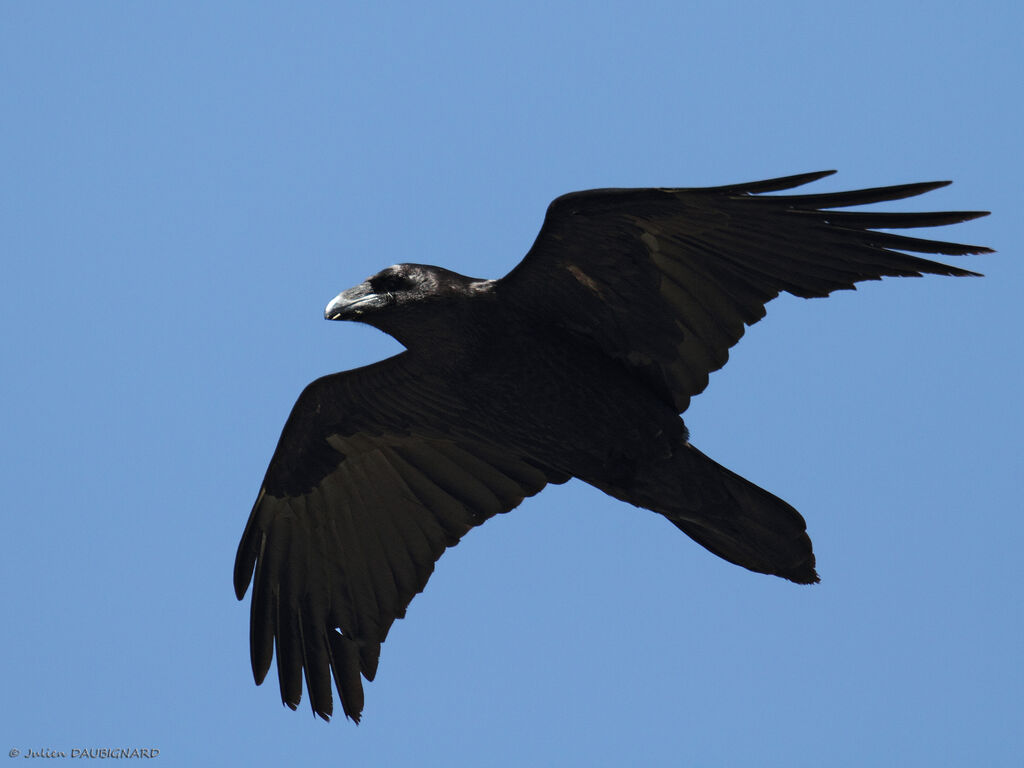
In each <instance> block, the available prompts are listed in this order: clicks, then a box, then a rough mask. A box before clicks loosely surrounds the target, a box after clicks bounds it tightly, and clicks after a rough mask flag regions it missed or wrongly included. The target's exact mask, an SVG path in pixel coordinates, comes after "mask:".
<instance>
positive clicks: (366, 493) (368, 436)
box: [234, 171, 990, 722]
mask: <svg viewBox="0 0 1024 768" xmlns="http://www.w3.org/2000/svg"><path fill="white" fill-rule="evenodd" d="M831 173H833V171H823V172H818V173H808V174H801V175H797V176H788V177H785V178H779V179H770V180H767V181H757V182H751V183H748V184H736V185H731V186H724V187H708V188H694V189H597V190H590V191H586V192H574V193H571V194H567V195H564V196H562V197H559V198H558V199H556V200H555V201H554V202H552V203H551V205H550V206H549V207H548V210H547V215H546V216H545V218H544V224H543V226H542V227H541V230H540V233H539V234H538V235H537V239H536V241H535V242H534V244H533V247H532V248H531V249H530V251H529V253H527V254H526V257H525V258H524V259H523V260H522V262H520V264H519V265H518V266H516V267H515V268H514V269H513V270H512V271H511V272H509V273H508V274H507V275H505V277H502V278H501V279H498V280H486V279H477V278H471V277H465V276H463V275H460V274H456V273H454V272H450V271H449V270H447V269H442V268H440V267H433V266H426V265H422V264H398V265H395V266H391V267H388V268H387V269H384V270H383V271H381V272H378V273H377V274H376V275H374V276H372V277H370V278H368V279H367V280H366V281H365V282H363V283H360V284H359V285H357V286H355V287H354V288H350V289H348V290H346V291H342V292H341V293H340V294H338V296H337V297H335V298H334V299H333V300H332V301H331V302H330V304H328V305H327V309H326V311H325V316H326V318H327V319H329V320H355V321H357V322H361V323H367V324H369V325H372V326H374V327H376V328H378V329H380V330H382V331H384V332H385V333H388V334H390V335H392V336H394V337H395V338H396V339H397V340H398V341H399V342H401V343H402V345H403V346H404V347H405V350H404V351H403V352H401V353H400V354H398V355H395V356H394V357H391V358H388V359H386V360H382V361H380V362H378V363H374V364H372V365H368V366H365V367H363V368H358V369H355V370H351V371H345V372H342V373H335V374H332V375H329V376H324V377H323V378H320V379H317V380H316V381H314V382H313V383H312V384H310V385H309V386H308V387H306V389H305V390H304V391H303V392H302V394H301V395H300V396H299V399H298V401H297V402H296V403H295V406H294V408H293V409H292V412H291V415H290V416H289V417H288V420H287V422H286V423H285V425H284V430H283V431H282V433H281V438H280V440H279V442H278V444H277V449H276V450H275V451H274V455H273V458H272V459H271V461H270V466H269V467H268V469H267V473H266V476H265V477H264V480H263V485H262V487H261V488H260V491H259V494H258V496H257V498H256V503H255V505H254V506H253V509H252V513H251V514H250V516H249V521H248V523H247V524H246V527H245V531H244V533H243V534H242V540H241V543H240V544H239V546H238V554H237V556H236V559H235V568H234V586H235V593H236V594H237V596H238V598H239V599H240V600H241V599H242V598H243V597H244V595H245V592H246V590H247V589H248V586H249V583H250V581H251V582H252V586H253V591H252V602H251V616H250V654H251V660H252V670H253V675H254V677H255V679H256V683H257V684H259V683H261V682H262V681H263V679H264V678H265V677H266V675H267V673H268V671H269V670H270V666H271V661H272V658H273V655H274V652H275V649H276V653H277V671H278V680H279V682H280V689H281V699H282V701H283V702H284V703H285V704H286V705H288V706H289V707H290V708H292V709H295V708H296V707H297V706H298V704H299V702H300V700H301V698H302V686H303V679H305V684H306V689H307V691H308V695H309V700H310V704H311V705H312V708H313V711H314V712H315V713H316V714H317V715H319V716H321V717H323V718H324V719H329V718H330V717H331V715H332V714H333V711H334V703H333V695H332V680H333V684H334V687H335V688H336V689H337V692H338V697H339V699H340V703H341V707H342V710H343V711H344V713H345V715H346V716H348V717H350V718H352V719H353V720H355V721H356V722H358V721H359V718H360V715H361V713H362V709H363V685H362V679H361V678H363V677H365V678H366V679H367V680H370V681H372V680H373V678H374V675H375V673H376V670H377V662H378V659H379V656H380V647H381V643H383V642H384V639H385V637H386V636H387V633H388V630H389V629H390V628H391V625H392V623H393V622H394V620H395V619H397V618H401V617H402V616H404V614H405V611H406V608H407V606H408V605H409V602H410V601H411V600H412V598H413V596H415V595H416V594H417V593H419V592H421V591H422V590H423V588H424V587H425V586H426V583H427V579H428V578H429V577H430V574H431V572H432V571H433V570H434V563H435V562H436V561H437V560H438V558H440V557H441V555H442V554H443V553H444V551H445V549H446V548H447V547H451V546H454V545H455V544H457V543H458V542H459V540H460V539H461V538H462V537H463V536H464V535H465V534H466V533H467V532H468V531H469V530H470V529H471V528H473V527H474V526H477V525H480V524H481V523H483V522H484V521H485V520H487V519H488V518H489V517H492V516H493V515H496V514H498V513H501V512H508V511H509V510H511V509H513V508H514V507H516V506H517V505H518V504H519V503H520V502H522V500H523V499H524V498H525V497H527V496H532V495H534V494H536V493H538V492H539V491H540V490H541V489H543V488H544V486H545V485H547V484H548V483H564V482H566V481H567V480H569V479H570V478H574V477H575V478H579V479H580V480H582V481H584V482H586V483H589V484H591V485H593V486H595V487H596V488H599V489H601V490H602V491H604V492H605V493H607V494H609V495H610V496H613V497H615V498H616V499H620V500H622V501H624V502H628V503H630V504H633V505H635V506H638V507H644V508H646V509H649V510H653V511H654V512H657V513H658V514H661V515H663V516H664V517H666V518H668V520H669V521H670V522H671V523H672V524H673V525H675V526H676V527H677V528H679V529H680V530H681V531H683V533H685V534H686V535H688V536H689V537H690V538H692V539H693V540H694V541H696V542H697V543H698V544H700V545H702V546H703V547H705V548H706V549H708V550H710V551H711V552H713V553H714V554H716V555H718V556H719V557H722V558H724V559H726V560H728V561H729V562H732V563H735V564H737V565H741V566H743V567H744V568H748V569H749V570H751V571H756V572H758V573H766V574H772V575H775V576H780V577H782V578H784V579H788V580H790V581H793V582H796V583H798V584H811V583H814V582H817V581H818V575H817V573H816V571H815V562H814V553H813V551H812V548H811V540H810V538H809V537H808V536H807V532H806V525H805V523H804V519H803V517H801V515H800V514H799V513H798V512H797V511H796V510H795V509H793V507H791V506H790V505H789V504H787V503H786V502H784V501H782V500H781V499H779V498H777V497H776V496H774V495H772V494H770V493H768V492H767V491H765V490H762V489H761V488H759V487H757V486H756V485H754V484H752V483H751V482H749V481H747V480H745V479H743V478H742V477H740V476H739V475H737V474H736V473H734V472H732V471H730V470H728V469H726V468H725V467H722V466H720V465H719V464H717V463H715V461H713V460H712V459H710V458H708V457H707V456H705V455H704V454H703V453H701V452H700V451H699V450H697V448H696V447H694V446H693V444H691V443H690V439H689V433H688V431H687V428H686V425H685V424H684V422H683V420H682V419H681V418H680V416H679V414H681V413H682V412H683V411H685V410H686V408H687V406H688V405H689V403H690V398H691V397H693V396H694V395H697V394H699V393H700V392H701V391H703V390H704V388H705V386H707V383H708V374H709V373H710V372H711V371H715V370H717V369H719V368H721V367H722V366H723V365H725V362H726V360H727V359H728V356H729V348H730V347H732V346H733V345H734V344H735V343H736V342H737V341H739V339H740V337H741V336H742V335H743V332H744V329H745V326H748V325H752V324H753V323H756V322H757V321H758V320H760V319H761V318H762V317H764V314H765V304H767V303H768V302H769V301H771V300H772V299H773V298H775V297H776V296H778V295H779V293H780V292H783V291H784V292H786V293H790V294H793V295H795V296H801V297H805V298H812V297H818V296H828V295H829V294H830V293H831V292H832V291H835V290H839V289H851V288H854V284H855V283H858V282H860V281H862V280H878V279H880V278H881V277H883V276H898V277H907V276H915V277H919V276H921V275H922V274H924V273H930V274H938V275H954V276H964V275H975V274H976V273H974V272H969V271H967V270H964V269H960V268H958V267H953V266H947V265H945V264H940V263H938V262H935V261H930V260H928V259H925V258H922V257H919V256H913V255H910V253H922V254H943V255H964V254H978V253H987V252H990V249H988V248H983V247H979V246H972V245H958V244H955V243H946V242H940V241H935V240H928V239H920V238H915V237H908V236H905V235H900V234H893V233H891V232H888V231H878V230H893V229H904V228H913V227H932V226H938V225H945V224H955V223H958V222H963V221H967V220H969V219H973V218H977V217H979V216H983V215H985V213H984V212H977V211H955V212H934V213H879V212H861V211H847V210H842V211H840V210H837V209H841V208H848V207H853V206H859V205H864V204H870V203H879V202H883V201H890V200H899V199H903V198H907V197H912V196H914V195H919V194H922V193H925V192H928V191H930V190H933V189H936V188H938V187H941V186H945V185H946V184H948V183H949V182H925V183H919V184H905V185H900V186H889V187H877V188H873V189H862V190H856V191H851V192H835V193H828V194H784V195H771V194H765V193H772V192H781V191H784V190H789V189H792V188H793V187H797V186H800V185H803V184H806V183H808V182H812V181H816V180H817V179H820V178H822V177H824V176H827V175H829V174H831ZM908 252H910V253H908Z"/></svg>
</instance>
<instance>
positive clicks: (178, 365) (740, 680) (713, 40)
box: [0, 0, 1024, 766]
mask: <svg viewBox="0 0 1024 768" xmlns="http://www.w3.org/2000/svg"><path fill="white" fill-rule="evenodd" d="M1019 8H1020V4H1019V3H1015V2H1009V1H1007V2H1003V3H999V2H993V3H985V2H981V3H977V4H974V5H971V4H965V3H961V2H920V3H915V2H900V1H898V0H897V1H896V2H893V0H885V1H884V2H875V1H874V0H867V1H866V2H857V3H848V2H846V3H831V2H800V3H761V2H758V3H754V2H748V3H731V2H721V3H702V4H699V5H697V4H693V3H687V2H662V3H645V2H628V3H626V2H601V3H565V2H552V1H551V0H548V1H546V2H543V3H530V2H526V3H522V2H520V3H515V4H507V5H504V6H500V7H499V6H497V5H496V4H489V3H469V2H465V3H452V2H434V3H430V4H426V3H416V4H414V3H374V4H371V3H301V2H300V3H279V4H268V3H261V2H218V3H196V2H180V1H179V2H174V3H166V2H146V3H139V2H45V1H34V2H21V3H18V2H5V3H3V5H2V8H0V160H2V165H0V169H2V170H0V173H2V177H3V181H2V184H0V232H2V245H0V251H2V254H3V255H2V259H3V271H2V274H3V280H2V285H3V288H2V295H3V301H2V302H0V334H2V340H3V373H2V376H0V387H2V390H3V396H2V398H0V408H2V409H3V421H2V424H3V436H2V441H0V451H2V456H0V475H2V482H3V488H4V492H5V499H4V501H3V521H4V524H3V530H4V540H5V547H4V549H5V552H4V554H3V557H2V559H0V581H2V584H3V595H4V597H3V605H2V608H3V615H4V618H5V620H4V622H3V625H4V626H3V629H2V630H0V658H2V659H3V662H2V663H3V668H2V671H3V674H2V681H3V682H2V684H3V688H4V691H5V693H4V695H3V701H4V704H3V712H2V718H0V736H2V741H3V743H2V744H0V746H3V747H5V748H8V749H18V750H20V751H22V752H25V751H27V750H29V749H53V750H65V751H68V752H70V750H71V749H72V748H82V747H92V748H99V747H147V748H150V747H155V748H159V749H160V750H161V755H160V758H159V761H160V764H161V765H183V766H184V765H189V766H192V765H231V764H239V765H241V764H244V765H253V766H262V765H282V764H286V763H291V764H296V765H311V766H312V765H358V766H370V765H381V766H384V765H389V766H390V765H416V766H451V765H466V766H513V765H515V766H524V765H531V766H547V765H552V766H554V765H559V766H577V765H579V766H605V765H607V766H622V765H652V766H661V765H664V766H753V765H757V766H811V765H829V766H865V765H900V766H938V765H957V766H963V765H979V766H981V765H985V766H1011V765H1012V766H1019V765H1021V760H1022V755H1024V697H1022V695H1021V691H1022V690H1024V671H1022V661H1021V648H1022V647H1024V622H1022V615H1021V613H1022V608H1021V605H1022V600H1021V585H1022V583H1024V580H1022V576H1024V565H1022V559H1021V554H1020V553H1021V550H1022V546H1024V504H1022V501H1021V480H1022V475H1024V472H1022V470H1024V462H1022V448H1021V440H1020V435H1021V432H1022V428H1024V424H1022V408H1021V379H1022V373H1024V364H1022V344H1021V330H1022V328H1021V325H1022V321H1021V312H1020V297H1021V295H1022V280H1024V235H1022V230H1021V215H1020V211H1021V208H1022V205H1024V186H1022V181H1021V179H1022V176H1024V174H1022V170H1024V168H1022V165H1024V163H1022V160H1021V137H1022V135H1024V128H1022V123H1024V120H1022V106H1021V105H1022V103H1024V102H1022V94H1024V62H1022V59H1021V53H1020V36H1021V31H1022V29H1024V17H1022V15H1021V14H1022V12H1021V11H1020V10H1019ZM823 168H838V169H839V170H840V174H839V175H838V176H837V177H834V178H832V179H828V180H825V181H823V182H818V183H817V184H816V185H815V186H814V187H813V189H814V190H818V191H836V190H839V189H848V188H856V187H862V186H874V185H880V184H895V183H902V182H910V181H923V180H931V179H936V178H938V179H954V180H955V181H956V183H955V184H954V185H953V186H952V187H949V188H946V189H943V190H940V191H937V192H934V193H931V194H930V195H928V196H927V197H926V198H924V199H920V200H914V201H910V202H908V203H905V204H902V205H903V207H904V208H907V209H916V210H927V209H953V210H955V209H990V210H992V211H993V215H992V216H991V217H989V218H987V219H983V220H981V221H976V222H972V223H969V224H965V225H960V226H957V227H954V228H946V229H943V230H941V231H939V232H935V233H934V234H936V235H939V236H942V237H948V238H950V239H954V240H959V241H961V242H974V243H980V244H985V245H989V246H992V247H994V248H997V249H998V251H999V252H998V253H997V254H995V255H992V256H979V257H970V258H968V259H965V260H962V261H961V260H955V259H954V260H955V263H958V264H963V265H964V266H967V267H970V268H972V269H976V270H979V271H981V272H984V273H985V274H986V277H985V278H984V279H952V278H940V277H931V278H927V279H923V280H887V281H884V282H882V283H873V284H869V285H867V286H864V287H863V288H862V289H861V290H858V291H856V292H846V293H843V294H842V295H838V296H835V297H833V298H830V299H827V300H814V301H804V300H799V299H793V298H788V297H787V298H783V299H780V300H778V301H776V302H773V303H772V304H771V305H770V307H769V312H768V317H767V318H766V320H764V321H762V322H761V323H760V324H758V325H757V326H755V327H754V328H752V329H751V330H750V331H748V333H747V336H746V337H745V338H744V340H743V341H742V342H741V343H740V344H739V346H738V347H737V348H736V349H734V350H733V354H732V359H731V362H730V363H729V364H728V365H727V366H726V368H725V369H723V370H722V371H720V372H718V373H716V374H713V375H712V377H711V385H710V387H709V389H708V391H707V392H706V393H704V394H703V395H701V396H700V397H698V398H696V399H695V400H694V402H693V405H692V407H691V408H690V410H689V412H688V414H687V422H688V424H689V425H690V428H691V431H692V435H693V441H694V443H695V444H696V445H698V446H699V447H700V448H701V449H702V450H704V451H705V452H706V453H708V454H709V455H711V456H712V457H714V458H716V459H717V460H718V461H720V462H722V463H723V464H725V465H726V466H728V467H730V468H732V469H734V470H736V471H738V472H740V473H741V474H743V475H745V476H746V477H748V478H750V479H751V480H753V481H754V482H756V483H758V484H760V485H762V486H764V487H766V488H767V489H769V490H771V491H773V492H775V493H777V494H779V495H780V496H782V497H783V498H785V499H787V500H788V501H790V502H791V503H792V504H793V505H794V506H796V507H797V508H798V509H799V510H801V512H803V513H804V515H805V517H806V518H807V520H808V525H809V528H810V532H811V534H812V536H813V539H814V542H815V549H816V552H817V555H818V563H819V570H820V573H821V576H822V583H821V584H820V585H818V586H815V587H798V586H795V585H792V584H789V583H786V582H784V581H782V580H780V579H776V578H771V577H767V576H760V575H756V574H753V573H750V572H747V571H744V570H742V569H740V568H737V567H735V566H731V565H729V564H727V563H725V562H724V561H721V560H719V559H717V558H715V557H714V556H712V555H711V554H709V553H708V552H706V551H704V550H703V549H701V548H700V547H698V546H697V545H695V544H693V543H692V542H691V541H690V540H689V539H687V538H686V537H685V536H684V535H682V534H681V533H680V532H678V531H677V530H676V529H675V528H674V527H673V526H672V525H670V524H669V523H668V522H666V521H665V520H664V519H662V518H660V517H658V516H657V515H654V514H652V513H649V512H646V511H643V510H638V509H634V508H632V507H629V506H626V505H624V504H622V503H619V502H616V501H614V500H612V499H609V498H607V497H605V496H603V495H602V494H601V493H599V492H598V491H596V490H594V489H591V488H589V487H587V486H584V485H582V484H580V483H578V482H573V483H569V484H567V485H565V486H561V487H551V488H549V489H547V490H546V491H544V493H543V494H542V495H541V496H539V497H537V498H535V499H532V500H528V501H527V502H525V503H524V504H523V505H522V506H521V507H520V508H519V509H517V510H515V511H514V512H512V513H511V514H509V515H505V516H501V517H500V518H498V519H495V520H492V521H490V522H489V523H487V524H486V525H485V526H483V527H482V528H480V529H477V530H475V531H473V532H471V533H470V534H469V536H468V537H467V538H466V539H465V540H464V541H463V543H462V545H460V546H459V547H457V548H456V549H454V550H452V551H450V552H449V553H448V554H446V555H445V556H444V557H443V558H442V560H441V561H440V563H439V565H438V568H437V571H436V573H435V575H434V577H433V578H432V580H431V582H430V584H429V585H428V587H427V590H426V592H425V593H424V594H423V595H420V596H419V597H417V598H416V599H415V600H414V601H413V604H412V606H411V609H410V611H409V614H408V618H407V619H406V620H404V621H400V622H398V623H396V625H395V626H394V628H393V629H392V632H391V635H390V637H389V639H388V642H387V643H386V644H385V646H384V650H383V654H382V657H381V664H380V670H379V674H378V677H377V680H376V682H374V683H372V684H368V685H367V703H366V710H365V716H364V720H363V723H362V725H360V726H358V727H356V726H354V725H353V724H352V723H350V722H348V721H346V720H345V719H344V718H336V719H335V721H334V722H332V723H330V724H325V723H323V722H321V721H319V720H317V719H315V718H314V717H313V716H312V715H311V713H310V710H309V708H308V706H306V702H305V701H304V702H303V706H302V707H301V708H300V710H299V711H298V712H295V713H293V712H290V711H289V710H287V709H285V708H284V707H282V706H281V704H280V700H279V697H278V691H277V687H276V682H275V681H274V679H273V677H271V678H270V681H269V682H268V684H266V685H264V686H262V687H260V688H256V687H255V686H254V685H253V681H252V678H251V673H250V670H249V659H248V634H247V633H248V602H246V603H244V604H241V603H238V602H237V601H236V600H235V598H234V595H233V593H232V588H231V566H232V562H233V558H234V554H235V547H236V545H237V541H238V538H239V536H240V534H241V532H242V527H243V525H244V523H245V520H246V517H247V515H248V513H249V509H250V506H251V504H252V502H253V500H254V498H255V495H256V492H257V490H258V488H259V483H260V480H261V479H262V476H263V472H264V470H265V468H266V464H267V462H268V460H269V458H270V455H271V452H272V450H273V448H274V445H275V441H276V440H277V437H278V434H279V431H280V429H281V427H282V425H283V423H284V420H285V417H286V416H287V414H288V411H289V409H290V408H291V406H292V403H293V402H294V400H295V398H296V396H297V395H298V393H299V392H300V390H301V389H302V387H303V386H304V385H305V384H306V383H307V382H309V381H310V380H312V379H313V378H315V377H317V376H320V375H322V374H325V373H328V372H332V371H337V370H342V369H347V368H352V367H355V366H357V365H360V364H364V363H367V362H371V361H373V360H377V359H380V358H382V357H385V356H387V355H390V354H393V353H394V352H396V351H397V350H398V349H399V347H398V345H397V343H396V342H394V341H392V340H391V339H389V338H387V337H385V336H384V335H383V334H380V333H378V332H376V331H374V330H372V329H369V328H365V327H360V326H356V325H352V324H339V323H327V322H325V321H324V320H323V319H322V312H323V307H324V305H325V304H326V303H327V301H328V300H329V299H330V298H331V297H332V296H334V295H335V293H337V292H338V291H339V290H341V289H343V288H347V287H349V286H351V285H354V284H356V283H358V282H360V281H361V280H363V279H364V278H365V277H366V276H367V275H370V274H372V273H374V272H376V271H377V270H378V269H380V268H382V267H384V266H387V265H389V264H392V263H395V262H401V261H416V262H425V263H434V264H440V265H443V266H446V267H449V268H452V269H455V270H457V271H459V272H463V273H466V274H470V275H473V276H479V277H498V276H500V275H502V274H504V273H505V272H506V271H508V270H509V269H510V268H511V267H513V266H514V265H515V264H516V263H517V262H518V261H519V259H520V258H521V256H522V255H523V254H524V253H525V252H526V250H527V249H528V247H529V246H530V244H531V243H532V241H533V237H534V235H535V234H536V231H537V229H538V227H539V226H540V223H541V220H542V217H543V214H544V210H545V207H546V205H547V203H548V202H549V201H550V200H551V199H552V198H554V197H555V196H557V195H558V194H561V193H563V192H567V191H570V190H576V189H585V188H590V187H600V186H657V185H660V186H703V185H717V184H726V183H731V182H740V181H747V180H751V179H759V178H766V177H771V176H780V175H786V174H791V173H798V172H803V171H813V170H819V169H823ZM293 761H294V762H293ZM12 764H13V761H12Z"/></svg>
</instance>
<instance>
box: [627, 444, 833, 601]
mask: <svg viewBox="0 0 1024 768" xmlns="http://www.w3.org/2000/svg"><path fill="white" fill-rule="evenodd" d="M666 464H667V465H668V466H666V465H662V467H663V470H662V471H659V472H658V473H657V475H659V476H660V477H654V478H645V479H644V480H643V481H642V483H641V485H642V486H645V488H644V491H645V492H644V496H645V497H646V498H645V499H644V500H643V501H641V506H644V507H648V508H649V509H653V510H654V511H655V512H659V513H661V514H662V515H664V516H665V517H667V518H668V519H669V520H670V521H672V523H673V524H674V525H676V527H678V528H679V529H680V530H681V531H683V532H684V533H685V534H686V535H687V536H689V537H690V538H691V539H693V540H694V541H696V542H697V543H698V544H700V545H701V546H702V547H705V548H706V549H709V550H710V551H712V552H714V553H715V554H716V555H718V556H719V557H721V558H724V559H726V560H728V561H729V562H731V563H735V564H736V565H742V566H743V567H744V568H749V569H750V570H752V571H757V572H759V573H768V574H773V575H775V576H781V577H782V578H784V579H789V580H790V581H794V582H796V583H798V584H814V583H816V582H817V581H818V574H817V572H816V571H815V570H814V552H813V550H812V548H811V539H810V537H809V536H808V535H807V525H806V523H805V522H804V519H803V517H802V516H801V515H800V513H799V512H797V511H796V510H795V509H793V507H791V506H790V505H789V504H787V503H786V502H784V501H783V500H782V499H780V498H778V497H776V496H773V495H772V494H770V493H768V491H765V490H763V489H761V488H758V487H757V486H756V485H754V484H753V483H751V482H750V481H749V480H745V479H743V478H742V477H740V476H739V475H737V474H736V473H735V472H732V471H730V470H728V469H726V468H725V467H723V466H721V465H720V464H718V463H717V462H714V461H712V460H711V459H709V458H708V457H707V456H705V455H704V454H703V453H701V452H700V451H698V450H697V449H696V448H694V447H693V446H692V445H689V444H688V443H687V444H686V445H685V447H683V448H682V449H681V450H677V451H676V452H675V454H674V455H673V457H672V459H671V460H670V461H669V462H666ZM669 475H670V476H669ZM631 495H632V494H631ZM665 499H671V500H672V501H671V502H670V503H669V505H666V504H665V503H664V500H665ZM628 500H630V501H633V503H637V502H636V500H634V499H628ZM648 500H655V501H654V503H647V501H648Z"/></svg>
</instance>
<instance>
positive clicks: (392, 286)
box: [370, 274, 410, 293]
mask: <svg viewBox="0 0 1024 768" xmlns="http://www.w3.org/2000/svg"><path fill="white" fill-rule="evenodd" d="M370 285H372V286H373V290H374V291H376V292H377V293H391V292H393V291H403V290H405V289H407V288H408V287H409V285H410V281H409V278H407V277H406V276H405V275H399V274H389V275H378V276H377V277H374V278H373V279H372V280H370Z"/></svg>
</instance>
